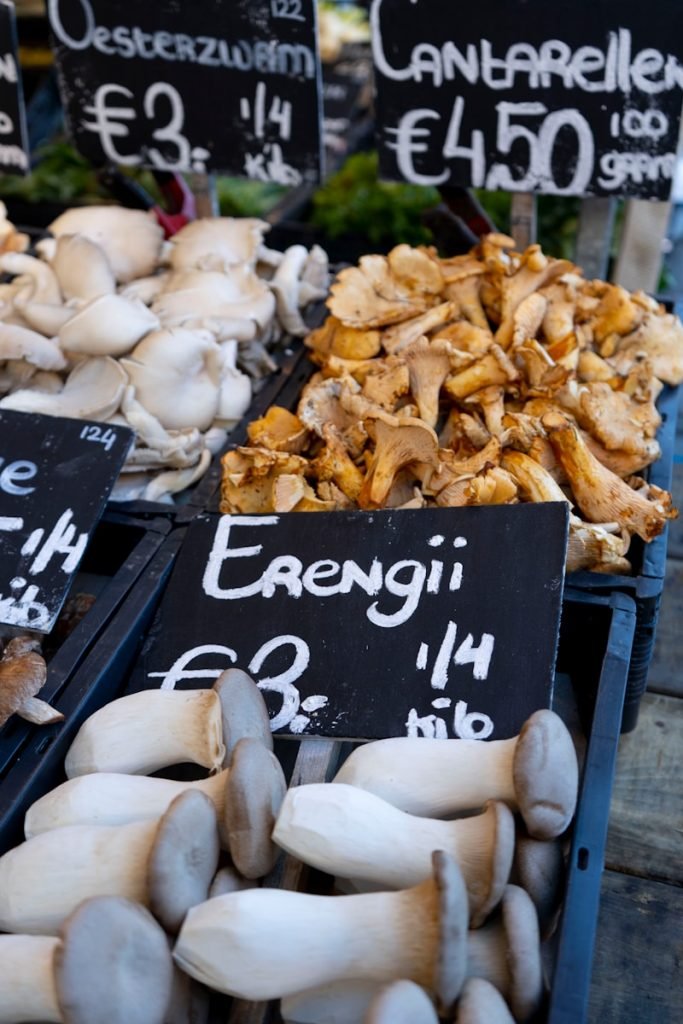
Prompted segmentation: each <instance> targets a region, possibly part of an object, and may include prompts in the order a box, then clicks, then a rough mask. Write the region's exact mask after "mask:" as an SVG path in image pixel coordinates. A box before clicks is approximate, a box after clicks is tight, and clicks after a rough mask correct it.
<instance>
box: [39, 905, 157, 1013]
mask: <svg viewBox="0 0 683 1024" xmlns="http://www.w3.org/2000/svg"><path fill="white" fill-rule="evenodd" d="M61 938H62V942H61V943H60V944H59V946H58V947H57V950H56V953H55V985H56V989H57V1001H58V1003H59V1006H60V1009H61V1011H62V1016H63V1020H64V1024H163V1022H164V1021H165V1019H166V1017H165V1014H166V1007H167V1006H168V1002H169V998H170V994H171V980H172V974H173V966H172V960H171V953H170V950H169V948H168V943H167V940H166V936H165V935H164V933H163V931H162V929H161V928H160V927H159V925H158V924H157V923H156V921H155V920H154V918H153V917H152V915H151V914H150V913H149V912H148V911H147V910H145V909H144V907H141V906H140V905H139V904H137V903H132V902H131V901H130V900H124V899H122V898H121V897H118V896H98V897H95V898H93V899H89V900H85V901H84V902H83V903H81V904H80V905H79V906H78V907H77V908H76V910H75V911H74V912H73V913H72V914H71V915H70V916H69V917H68V918H67V919H66V921H65V922H64V924H63V926H62V929H61Z"/></svg>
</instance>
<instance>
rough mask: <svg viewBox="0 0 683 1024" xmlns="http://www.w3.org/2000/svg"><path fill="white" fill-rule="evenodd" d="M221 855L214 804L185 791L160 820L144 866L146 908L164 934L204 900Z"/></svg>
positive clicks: (172, 929)
mask: <svg viewBox="0 0 683 1024" xmlns="http://www.w3.org/2000/svg"><path fill="white" fill-rule="evenodd" d="M219 854H220V841H219V838H218V826H217V822H216V810H215V808H214V805H213V803H212V802H211V800H209V798H208V796H206V795H205V794H204V793H202V792H200V791H199V790H198V789H188V790H185V792H183V793H181V794H180V795H179V796H177V797H176V798H175V800H173V801H171V803H170V804H169V807H168V809H167V811H166V812H165V814H163V815H162V817H161V818H160V819H159V827H158V828H157V833H156V837H155V840H154V844H153V846H152V850H151V852H150V856H149V861H148V863H147V885H148V890H149V905H150V909H151V911H152V913H153V914H154V916H155V917H156V918H158V920H159V921H161V923H162V925H163V926H164V928H166V930H167V931H169V932H177V931H178V929H179V928H180V926H181V924H182V923H183V918H184V917H185V914H186V913H187V911H188V910H189V909H190V907H194V906H196V904H197V903H203V902H204V900H205V899H206V898H207V894H208V891H209V886H210V884H211V880H212V879H213V876H214V875H215V873H216V868H217V866H218V857H219Z"/></svg>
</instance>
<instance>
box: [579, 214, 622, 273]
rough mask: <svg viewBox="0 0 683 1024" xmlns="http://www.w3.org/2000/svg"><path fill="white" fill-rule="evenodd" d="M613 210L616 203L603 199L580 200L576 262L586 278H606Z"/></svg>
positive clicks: (612, 227) (612, 226) (612, 228)
mask: <svg viewBox="0 0 683 1024" xmlns="http://www.w3.org/2000/svg"><path fill="white" fill-rule="evenodd" d="M616 208H617V204H616V201H615V200H614V199H610V198H609V197H605V196H587V197H586V198H585V199H582V200H581V210H580V213H579V228H578V233H577V237H576V262H577V263H578V265H579V266H580V267H581V269H582V270H583V272H584V274H585V275H586V277H587V278H593V277H599V278H602V279H604V280H606V279H607V264H608V261H609V251H610V241H611V239H612V231H613V230H614V217H615V214H616Z"/></svg>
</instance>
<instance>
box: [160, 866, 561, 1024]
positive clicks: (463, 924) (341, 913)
mask: <svg viewBox="0 0 683 1024" xmlns="http://www.w3.org/2000/svg"><path fill="white" fill-rule="evenodd" d="M433 864H434V877H433V879H430V880H429V881H426V882H422V883H421V884H420V885H418V886H415V887H414V888H411V889H404V890H401V891H400V892H394V893H389V892H381V893H371V894H367V895H359V896H332V897H330V896H311V895H307V894H303V893H294V892H287V891H284V890H267V889H251V890H247V891H243V892H236V893H230V894H228V895H226V896H219V897H217V898H216V899H213V900H209V901H208V902H207V903H204V904H201V905H199V906H195V907H194V908H192V909H191V910H190V912H189V913H188V915H187V917H186V919H185V922H184V924H183V926H182V928H181V931H180V934H179V936H178V939H177V942H176V945H175V948H174V951H173V956H174V959H175V960H176V962H177V963H178V964H179V965H180V967H181V968H182V969H183V970H185V971H186V972H187V973H188V974H190V975H191V976H192V977H194V978H196V979H198V980H200V981H202V982H204V983H205V984H208V985H209V987H211V988H215V989H217V990H218V991H221V992H226V993H228V994H231V995H236V996H238V997H240V998H244V999H257V1000H261V999H272V998H278V997H289V996H294V995H296V994H297V993H303V992H305V991H306V990H307V989H314V988H316V987H319V986H327V985H332V984H336V983H341V984H345V985H346V986H347V988H348V990H349V991H350V990H351V989H352V988H354V987H356V985H359V986H360V987H362V988H365V991H366V992H368V993H370V990H369V987H368V986H367V983H368V982H370V983H371V982H375V983H377V984H378V985H380V984H383V983H386V982H389V981H393V980H398V979H401V978H405V979H409V980H411V981H414V982H416V983H417V984H418V985H420V986H422V987H423V988H424V989H426V990H427V991H428V992H429V993H430V994H431V995H432V996H433V997H434V999H435V1001H436V1003H437V1007H438V1009H439V1011H440V1013H441V1014H443V1015H444V1016H445V1015H448V1014H449V1013H452V1011H453V1008H454V1006H455V1003H456V1000H457V998H458V995H459V994H460V991H461V989H462V987H463V984H464V982H465V979H466V978H467V977H468V976H476V977H484V978H486V979H487V980H489V981H491V982H492V983H493V984H495V985H496V987H498V988H499V989H500V990H501V991H502V992H503V993H504V994H505V996H506V998H507V999H508V1000H509V1001H510V1003H511V1005H512V1007H513V1012H514V1014H515V1017H516V1018H517V1019H518V1020H520V1021H525V1020H528V1019H530V1017H531V1016H532V1015H533V1013H535V1012H536V1011H537V1010H538V1008H539V1004H540V999H541V994H542V977H541V957H540V941H539V936H538V924H537V921H536V912H535V910H534V908H533V904H532V903H531V901H530V899H529V897H528V896H527V894H526V893H525V892H524V890H523V889H519V888H517V886H508V887H507V888H506V890H505V893H504V895H503V902H502V913H501V915H500V917H499V918H498V919H496V920H495V921H492V922H491V923H490V924H487V925H486V926H485V927H484V928H482V929H480V930H478V931H474V932H468V931H467V895H466V891H465V888H464V883H463V880H462V876H461V875H460V872H459V870H458V868H457V866H456V865H455V863H454V862H453V861H452V860H450V858H449V857H448V856H447V855H446V854H444V853H443V852H442V851H435V852H434V854H433ZM264 963H265V964H267V965H268V968H267V970H264V967H263V965H264Z"/></svg>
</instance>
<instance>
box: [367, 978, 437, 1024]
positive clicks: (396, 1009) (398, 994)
mask: <svg viewBox="0 0 683 1024" xmlns="http://www.w3.org/2000/svg"><path fill="white" fill-rule="evenodd" d="M438 1020H439V1018H438V1017H437V1015H436V1010H435V1009H434V1004H433V1003H432V1001H431V999H430V998H429V996H428V995H427V993H426V992H425V990H424V989H423V988H421V986H420V985H416V984H415V982H414V981H408V980H406V979H404V980H402V981H394V982H393V983H392V984H391V985H387V986H386V988H383V989H382V990H381V992H379V993H378V995H377V996H376V997H375V999H373V1001H372V1004H371V1005H370V1007H369V1009H368V1012H367V1014H366V1016H365V1020H364V1022H363V1024H438Z"/></svg>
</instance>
